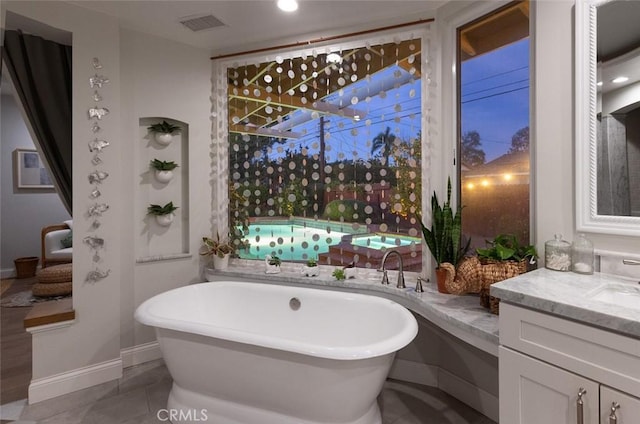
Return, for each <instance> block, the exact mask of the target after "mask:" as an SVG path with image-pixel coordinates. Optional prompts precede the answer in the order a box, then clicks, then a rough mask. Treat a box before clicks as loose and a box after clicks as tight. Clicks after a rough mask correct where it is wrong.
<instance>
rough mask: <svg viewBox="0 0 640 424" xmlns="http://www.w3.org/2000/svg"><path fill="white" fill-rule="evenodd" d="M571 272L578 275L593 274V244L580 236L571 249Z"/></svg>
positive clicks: (582, 235)
mask: <svg viewBox="0 0 640 424" xmlns="http://www.w3.org/2000/svg"><path fill="white" fill-rule="evenodd" d="M571 264H572V266H571V270H572V271H573V272H577V273H578V274H593V243H591V240H589V239H588V238H586V237H585V236H584V234H578V235H577V236H576V239H575V240H574V241H573V245H572V247H571Z"/></svg>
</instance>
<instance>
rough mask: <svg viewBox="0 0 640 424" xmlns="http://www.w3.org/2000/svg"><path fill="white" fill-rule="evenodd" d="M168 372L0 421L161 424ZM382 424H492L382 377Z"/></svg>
mask: <svg viewBox="0 0 640 424" xmlns="http://www.w3.org/2000/svg"><path fill="white" fill-rule="evenodd" d="M170 389H171V376H170V375H169V373H168V371H167V368H166V367H165V365H164V363H163V362H162V361H161V360H158V361H153V362H148V363H145V364H142V365H139V366H136V367H131V368H128V369H126V370H125V372H124V375H123V377H122V378H121V379H120V380H118V381H112V382H109V383H105V384H101V385H99V386H95V387H91V388H88V389H85V390H80V391H77V392H74V393H70V394H67V395H64V396H60V397H58V398H55V399H51V400H48V401H43V402H39V403H37V404H34V405H26V400H21V401H16V402H12V403H9V404H6V405H2V407H0V419H1V421H0V422H1V423H16V424H36V423H37V424H103V423H104V424H147V423H166V421H160V420H159V419H158V418H157V416H156V414H157V412H158V411H159V410H160V409H163V408H165V407H166V401H167V396H168V394H169V390H170ZM378 403H379V404H380V409H381V411H382V422H383V424H423V423H424V424H426V423H432V424H495V423H494V422H493V421H491V420H490V419H488V418H486V417H484V416H483V415H480V414H479V413H478V412H476V411H474V410H473V409H471V408H469V407H468V406H466V405H464V404H463V403H461V402H460V401H458V400H457V399H454V398H453V397H451V396H449V395H447V394H446V393H444V392H442V391H440V390H438V389H435V388H431V387H425V386H420V385H416V384H410V383H404V382H400V381H396V380H388V381H387V382H386V383H385V386H384V388H383V391H382V393H381V394H380V396H379V398H378Z"/></svg>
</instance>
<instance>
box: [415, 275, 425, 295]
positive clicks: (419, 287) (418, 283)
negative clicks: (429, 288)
mask: <svg viewBox="0 0 640 424" xmlns="http://www.w3.org/2000/svg"><path fill="white" fill-rule="evenodd" d="M422 292H424V289H423V288H422V278H420V277H418V281H416V293H422Z"/></svg>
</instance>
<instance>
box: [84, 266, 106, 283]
mask: <svg viewBox="0 0 640 424" xmlns="http://www.w3.org/2000/svg"><path fill="white" fill-rule="evenodd" d="M110 272H111V270H110V269H108V270H106V271H101V270H99V269H97V268H96V269H94V270H93V271H89V273H88V274H87V278H86V279H85V281H86V282H87V283H97V282H98V281H100V280H103V279H105V278H107V277H108V276H109V273H110Z"/></svg>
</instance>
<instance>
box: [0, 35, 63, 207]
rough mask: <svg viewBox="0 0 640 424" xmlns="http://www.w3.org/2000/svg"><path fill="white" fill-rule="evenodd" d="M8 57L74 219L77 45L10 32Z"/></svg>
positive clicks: (6, 44) (5, 53) (6, 43)
mask: <svg viewBox="0 0 640 424" xmlns="http://www.w3.org/2000/svg"><path fill="white" fill-rule="evenodd" d="M2 57H3V59H4V61H5V63H6V65H7V69H8V70H9V73H10V74H11V79H12V80H13V85H14V87H15V90H16V92H17V94H18V96H19V97H20V100H21V102H22V105H23V107H24V110H25V112H26V115H27V118H28V120H29V123H30V125H31V127H32V128H33V131H34V133H35V136H36V138H37V140H36V142H37V143H38V145H39V147H40V150H41V152H42V154H43V155H44V159H45V160H46V161H47V163H48V164H49V168H50V169H51V173H52V174H53V175H52V178H53V179H55V182H56V187H57V188H58V193H59V194H60V198H61V200H62V203H63V204H64V206H65V208H66V209H67V211H68V212H69V214H70V215H72V207H71V206H72V189H71V187H72V185H71V184H72V180H71V86H72V82H71V46H65V45H62V44H58V43H55V42H53V41H49V40H45V39H43V38H41V37H37V36H34V35H28V34H23V33H21V32H20V31H5V35H4V46H3V49H2Z"/></svg>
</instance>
